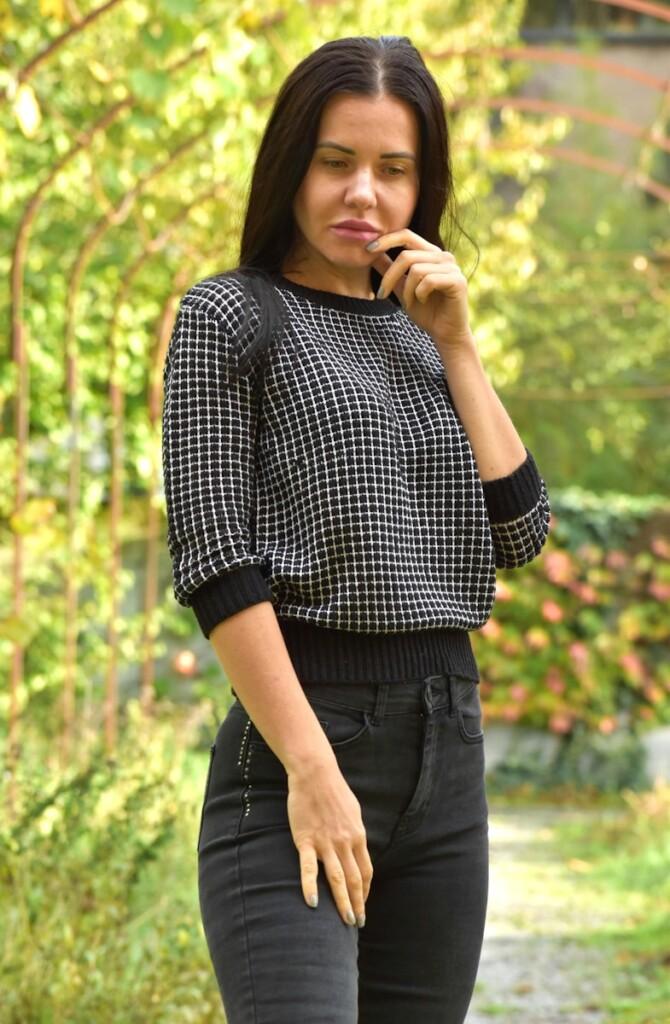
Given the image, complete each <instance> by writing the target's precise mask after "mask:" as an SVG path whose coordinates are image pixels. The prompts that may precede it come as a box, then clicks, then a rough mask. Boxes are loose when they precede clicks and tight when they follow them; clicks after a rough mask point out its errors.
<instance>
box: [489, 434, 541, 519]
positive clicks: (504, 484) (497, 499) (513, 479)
mask: <svg viewBox="0 0 670 1024" xmlns="http://www.w3.org/2000/svg"><path fill="white" fill-rule="evenodd" d="M524 448H525V445H524ZM482 486H483V488H484V500H485V502H486V508H487V511H488V514H489V521H490V522H491V523H505V522H509V521H510V520H511V519H518V518H519V516H523V515H525V514H526V512H530V510H531V509H532V508H534V507H535V506H536V505H537V503H538V501H539V498H540V494H541V493H542V478H541V477H540V474H539V472H538V469H537V465H536V464H535V459H534V458H533V456H532V454H531V452H529V451H528V449H527V448H526V460H525V462H522V463H521V465H520V466H518V467H517V468H516V469H515V470H514V472H513V473H510V475H509V476H502V477H499V479H497V480H486V481H483V482H482Z"/></svg>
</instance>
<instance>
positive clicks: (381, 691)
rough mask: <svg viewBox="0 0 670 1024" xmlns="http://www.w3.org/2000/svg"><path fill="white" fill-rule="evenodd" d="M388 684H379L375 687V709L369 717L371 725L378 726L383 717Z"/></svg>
mask: <svg viewBox="0 0 670 1024" xmlns="http://www.w3.org/2000/svg"><path fill="white" fill-rule="evenodd" d="M388 690H389V683H379V684H378V686H377V697H376V700H375V707H374V711H373V712H372V715H371V716H370V724H371V725H379V723H380V721H381V719H382V718H383V717H384V712H385V710H386V697H387V695H388Z"/></svg>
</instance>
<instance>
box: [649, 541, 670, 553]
mask: <svg viewBox="0 0 670 1024" xmlns="http://www.w3.org/2000/svg"><path fill="white" fill-rule="evenodd" d="M650 547H651V550H652V551H653V552H654V554H655V555H658V557H659V558H670V544H668V542H667V540H665V538H664V537H652V539H651V544H650Z"/></svg>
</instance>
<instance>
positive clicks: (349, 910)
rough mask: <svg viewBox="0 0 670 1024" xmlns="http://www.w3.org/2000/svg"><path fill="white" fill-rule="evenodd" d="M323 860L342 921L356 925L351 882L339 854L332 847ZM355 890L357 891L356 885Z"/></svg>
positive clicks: (323, 856)
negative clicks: (351, 896) (350, 896)
mask: <svg viewBox="0 0 670 1024" xmlns="http://www.w3.org/2000/svg"><path fill="white" fill-rule="evenodd" d="M321 860H322V861H323V866H324V868H325V871H326V876H327V878H328V881H329V883H330V888H331V892H332V894H333V899H334V900H335V906H336V907H337V909H338V910H339V912H340V914H341V916H342V920H343V921H344V923H345V924H350V925H355V924H356V915H355V914H354V908H353V906H352V903H351V899H350V898H349V880H348V879H347V877H346V875H345V873H344V868H343V867H342V862H341V860H340V857H339V854H338V853H337V851H336V850H335V849H333V848H332V847H331V849H330V850H329V851H328V853H326V854H322V856H321ZM357 870H358V869H357ZM359 882H360V875H359ZM353 888H354V891H355V885H354V887H353ZM361 888H362V886H361Z"/></svg>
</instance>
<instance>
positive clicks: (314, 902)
mask: <svg viewBox="0 0 670 1024" xmlns="http://www.w3.org/2000/svg"><path fill="white" fill-rule="evenodd" d="M307 902H308V903H309V905H310V907H318V905H319V897H318V896H317V894H316V893H315V892H313V893H312V895H311V896H310V897H309V899H308V901H307Z"/></svg>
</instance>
